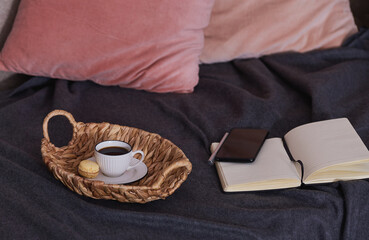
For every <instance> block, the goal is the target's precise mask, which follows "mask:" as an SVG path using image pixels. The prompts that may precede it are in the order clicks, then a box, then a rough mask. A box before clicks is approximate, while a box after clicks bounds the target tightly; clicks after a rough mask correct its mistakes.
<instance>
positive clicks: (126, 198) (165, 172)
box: [41, 110, 192, 203]
mask: <svg viewBox="0 0 369 240" xmlns="http://www.w3.org/2000/svg"><path fill="white" fill-rule="evenodd" d="M57 115H62V116H65V117H66V118H68V120H69V122H70V123H71V124H72V126H73V137H72V139H71V141H70V142H69V143H68V145H67V146H64V147H60V148H59V147H56V146H54V144H52V143H51V142H50V138H49V133H48V122H49V120H50V119H51V118H52V117H54V116H57ZM43 134H44V138H43V139H42V142H41V152H42V157H43V160H44V162H45V164H46V165H47V167H48V169H49V170H50V171H51V172H52V173H53V174H54V176H55V178H56V179H58V180H60V181H61V182H62V183H63V184H64V185H65V186H67V187H68V188H69V189H71V190H72V191H75V192H76V193H78V194H80V195H84V196H88V197H91V198H95V199H111V200H117V201H120V202H136V203H146V202H150V201H154V200H157V199H165V198H166V197H168V196H169V195H171V194H172V193H173V192H174V191H175V190H176V189H177V188H178V187H179V186H180V185H181V184H182V183H183V182H184V181H185V180H186V179H187V176H188V174H189V173H190V172H191V170H192V165H191V163H190V161H189V160H188V158H187V157H186V156H185V154H184V153H183V152H182V150H181V149H179V148H178V147H177V146H176V145H174V144H173V143H172V142H171V141H169V140H167V139H165V138H162V137H161V136H159V135H158V134H154V133H149V132H146V131H143V130H140V129H137V128H132V127H126V126H120V125H116V124H110V123H82V122H76V121H75V120H74V118H73V116H72V115H71V114H70V113H68V112H66V111H63V110H54V111H52V112H50V113H49V114H48V115H47V116H46V117H45V119H44V123H43ZM104 140H121V141H125V142H128V143H129V144H130V145H131V146H132V149H133V150H137V149H141V150H142V151H143V152H144V153H145V159H144V163H145V164H146V166H147V168H148V173H147V175H146V176H145V177H144V178H142V179H141V180H139V181H137V182H135V183H132V184H127V185H123V184H105V183H104V182H101V181H93V180H89V179H87V178H83V177H81V176H79V175H78V172H77V168H78V164H79V163H80V161H82V160H84V159H87V158H89V157H91V156H93V153H94V147H95V145H96V144H97V143H99V142H101V141H104Z"/></svg>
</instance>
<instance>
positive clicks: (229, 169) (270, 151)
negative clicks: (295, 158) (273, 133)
mask: <svg viewBox="0 0 369 240" xmlns="http://www.w3.org/2000/svg"><path fill="white" fill-rule="evenodd" d="M216 167H217V170H218V174H219V177H220V180H221V182H222V186H223V189H224V191H247V190H250V189H248V184H253V183H259V184H258V186H257V187H256V188H257V189H255V186H254V187H253V188H251V190H263V189H275V188H286V187H296V186H299V185H300V176H299V174H298V172H297V169H296V166H295V163H294V162H292V161H291V160H290V158H289V156H288V154H287V152H286V150H285V149H284V146H283V141H282V139H281V138H271V139H267V140H266V141H265V142H264V144H263V146H262V148H261V149H260V152H259V154H258V156H257V157H256V159H255V161H254V162H252V163H234V162H216ZM287 179H288V180H289V183H288V180H287ZM291 179H292V181H291ZM273 182H274V183H273ZM268 185H270V186H268Z"/></svg>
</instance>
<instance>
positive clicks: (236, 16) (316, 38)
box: [200, 0, 357, 63]
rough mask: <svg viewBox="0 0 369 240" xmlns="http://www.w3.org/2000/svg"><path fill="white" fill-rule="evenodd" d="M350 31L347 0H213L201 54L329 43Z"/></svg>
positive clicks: (215, 56) (246, 53) (209, 58)
mask: <svg viewBox="0 0 369 240" xmlns="http://www.w3.org/2000/svg"><path fill="white" fill-rule="evenodd" d="M355 32H357V28H356V25H355V22H354V18H353V16H352V12H351V9H350V2H349V0H308V1H307V0H304V1H303V0H299V1H296V0H262V1H260V0H247V1H246V0H216V1H215V4H214V7H213V10H212V15H211V19H210V23H209V26H208V27H207V28H206V29H205V46H204V49H203V52H202V55H201V56H200V59H201V62H203V63H214V62H225V61H229V60H232V59H238V58H251V57H260V56H263V55H267V54H272V53H278V52H285V51H297V52H306V51H310V50H314V49H324V48H332V47H337V46H340V45H341V44H342V42H343V41H344V40H345V39H346V38H347V37H348V36H350V35H352V34H353V33H355Z"/></svg>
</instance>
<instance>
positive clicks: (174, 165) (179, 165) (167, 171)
mask: <svg viewBox="0 0 369 240" xmlns="http://www.w3.org/2000/svg"><path fill="white" fill-rule="evenodd" d="M182 167H185V168H186V169H187V173H188V174H189V173H190V172H191V170H192V164H191V163H190V162H189V161H188V160H187V159H182V160H180V161H177V162H174V163H172V164H171V165H169V166H168V167H167V168H166V169H165V170H164V172H163V173H162V177H161V178H160V180H159V181H157V182H156V183H155V184H154V186H153V187H154V188H160V186H161V185H162V184H163V182H164V180H165V179H166V177H167V175H169V174H170V173H171V172H172V171H173V170H175V169H177V168H182ZM188 174H186V175H185V176H186V178H187V175H188ZM178 180H179V179H178ZM182 180H183V181H184V180H185V179H182Z"/></svg>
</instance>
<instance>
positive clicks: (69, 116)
mask: <svg viewBox="0 0 369 240" xmlns="http://www.w3.org/2000/svg"><path fill="white" fill-rule="evenodd" d="M55 116H64V117H66V118H67V119H68V120H69V122H70V124H72V126H73V137H74V135H75V133H76V126H77V122H76V120H74V117H73V115H72V114H70V113H69V112H67V111H64V110H59V109H57V110H54V111H52V112H50V113H49V114H47V116H46V117H45V119H44V123H43V125H42V130H43V133H44V137H45V138H46V140H47V141H49V142H50V137H49V132H48V124H49V120H50V119H51V118H53V117H55Z"/></svg>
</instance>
